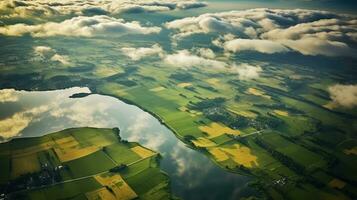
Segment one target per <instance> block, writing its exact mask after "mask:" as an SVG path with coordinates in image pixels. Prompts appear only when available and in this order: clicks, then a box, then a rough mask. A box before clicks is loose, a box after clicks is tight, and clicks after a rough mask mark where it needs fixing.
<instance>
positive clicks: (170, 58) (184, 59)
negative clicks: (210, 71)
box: [164, 50, 227, 69]
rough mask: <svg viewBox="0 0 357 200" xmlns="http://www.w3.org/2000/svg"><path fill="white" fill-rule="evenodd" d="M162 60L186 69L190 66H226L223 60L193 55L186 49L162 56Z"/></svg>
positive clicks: (217, 67)
mask: <svg viewBox="0 0 357 200" xmlns="http://www.w3.org/2000/svg"><path fill="white" fill-rule="evenodd" d="M164 62H165V63H166V64H168V65H171V66H174V67H179V68H184V69H188V68H191V67H207V68H216V69H223V68H225V67H227V64H226V63H225V62H222V61H218V60H213V59H207V58H204V57H200V56H197V55H193V54H191V53H190V52H189V51H187V50H181V51H178V52H177V53H174V54H168V55H166V56H165V58H164Z"/></svg>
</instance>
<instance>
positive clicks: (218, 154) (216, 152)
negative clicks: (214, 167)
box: [208, 147, 229, 162]
mask: <svg viewBox="0 0 357 200" xmlns="http://www.w3.org/2000/svg"><path fill="white" fill-rule="evenodd" d="M208 151H209V152H210V154H212V155H213V156H214V157H215V159H216V160H217V161H218V162H221V161H225V160H228V159H229V157H228V156H227V154H226V153H225V152H224V151H222V150H221V149H220V148H216V147H214V148H210V149H209V150H208Z"/></svg>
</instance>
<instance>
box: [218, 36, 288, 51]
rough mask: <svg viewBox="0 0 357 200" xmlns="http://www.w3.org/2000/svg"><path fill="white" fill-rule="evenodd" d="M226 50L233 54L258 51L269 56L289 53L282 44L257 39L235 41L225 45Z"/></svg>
mask: <svg viewBox="0 0 357 200" xmlns="http://www.w3.org/2000/svg"><path fill="white" fill-rule="evenodd" d="M224 49H226V50H228V51H232V52H239V51H258V52H260V53H267V54H272V53H280V52H287V51H289V49H288V48H287V47H285V46H284V45H282V44H280V43H277V42H273V41H270V40H257V39H234V40H231V41H228V42H226V43H224Z"/></svg>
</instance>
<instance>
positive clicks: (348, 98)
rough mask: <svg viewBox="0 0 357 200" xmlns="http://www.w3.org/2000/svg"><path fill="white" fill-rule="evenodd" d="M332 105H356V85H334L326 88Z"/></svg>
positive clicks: (349, 106)
mask: <svg viewBox="0 0 357 200" xmlns="http://www.w3.org/2000/svg"><path fill="white" fill-rule="evenodd" d="M328 91H329V93H330V98H331V99H332V103H333V107H334V106H337V107H338V106H341V107H346V108H353V107H355V106H357V85H340V84H337V85H334V86H330V87H329V88H328Z"/></svg>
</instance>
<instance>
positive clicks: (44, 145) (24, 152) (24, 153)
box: [12, 141, 55, 157]
mask: <svg viewBox="0 0 357 200" xmlns="http://www.w3.org/2000/svg"><path fill="white" fill-rule="evenodd" d="M54 144H55V143H54V142H53V141H49V142H44V143H42V144H39V145H36V146H32V147H28V148H24V149H17V150H15V151H13V152H12V155H13V156H14V157H23V156H27V155H31V154H35V153H37V152H40V151H43V150H48V149H50V148H52V146H53V145H54Z"/></svg>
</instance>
